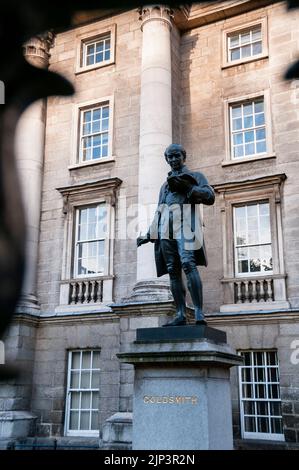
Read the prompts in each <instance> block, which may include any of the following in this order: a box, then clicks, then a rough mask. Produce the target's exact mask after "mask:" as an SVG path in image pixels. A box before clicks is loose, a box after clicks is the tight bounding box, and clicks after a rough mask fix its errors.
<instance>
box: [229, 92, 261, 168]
mask: <svg viewBox="0 0 299 470" xmlns="http://www.w3.org/2000/svg"><path fill="white" fill-rule="evenodd" d="M230 129H231V151H232V155H231V156H232V159H239V158H244V157H252V156H255V155H261V154H266V153H267V140H266V123H265V108H264V98H257V99H255V100H251V101H245V102H243V103H237V104H232V105H230Z"/></svg>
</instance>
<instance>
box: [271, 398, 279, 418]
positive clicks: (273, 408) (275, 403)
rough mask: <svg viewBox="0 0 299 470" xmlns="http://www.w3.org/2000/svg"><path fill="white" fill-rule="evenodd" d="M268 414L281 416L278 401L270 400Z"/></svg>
mask: <svg viewBox="0 0 299 470" xmlns="http://www.w3.org/2000/svg"><path fill="white" fill-rule="evenodd" d="M270 414H271V416H281V403H280V401H270Z"/></svg>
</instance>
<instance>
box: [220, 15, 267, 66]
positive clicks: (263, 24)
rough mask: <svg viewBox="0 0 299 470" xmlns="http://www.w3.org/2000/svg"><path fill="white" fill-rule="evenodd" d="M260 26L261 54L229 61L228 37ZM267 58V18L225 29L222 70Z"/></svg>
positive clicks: (223, 33) (223, 34)
mask: <svg viewBox="0 0 299 470" xmlns="http://www.w3.org/2000/svg"><path fill="white" fill-rule="evenodd" d="M259 25H260V26H261V32H262V52H261V53H260V54H256V55H254V56H250V57H245V58H241V59H238V60H233V61H231V60H229V46H228V44H229V37H230V36H233V35H234V34H237V33H240V34H241V33H243V32H245V31H248V30H251V29H254V28H255V27H256V26H259ZM267 57H269V40H268V18H267V16H264V17H262V18H258V19H256V20H254V21H252V22H248V23H243V24H240V23H239V24H238V25H236V26H232V27H229V28H225V29H224V30H223V32H222V68H227V67H235V66H237V65H241V64H244V63H247V62H253V61H256V60H261V59H265V58H267Z"/></svg>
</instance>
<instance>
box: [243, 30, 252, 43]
mask: <svg viewBox="0 0 299 470" xmlns="http://www.w3.org/2000/svg"><path fill="white" fill-rule="evenodd" d="M248 42H250V31H247V32H245V33H242V34H241V44H247V43H248Z"/></svg>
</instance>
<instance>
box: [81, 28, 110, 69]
mask: <svg viewBox="0 0 299 470" xmlns="http://www.w3.org/2000/svg"><path fill="white" fill-rule="evenodd" d="M84 30H85V32H84ZM115 39H116V25H115V24H112V25H110V26H105V27H104V28H101V25H100V24H99V23H96V24H95V25H94V27H93V28H92V29H91V25H88V26H86V28H84V27H82V28H80V29H79V30H78V36H77V39H76V43H77V60H76V65H75V67H76V69H75V73H76V74H79V73H85V72H88V71H90V70H94V69H98V68H101V67H105V66H107V65H111V64H114V63H115Z"/></svg>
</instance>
